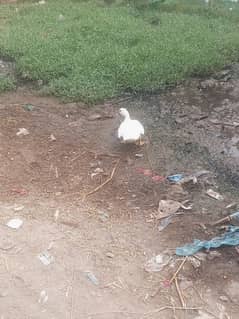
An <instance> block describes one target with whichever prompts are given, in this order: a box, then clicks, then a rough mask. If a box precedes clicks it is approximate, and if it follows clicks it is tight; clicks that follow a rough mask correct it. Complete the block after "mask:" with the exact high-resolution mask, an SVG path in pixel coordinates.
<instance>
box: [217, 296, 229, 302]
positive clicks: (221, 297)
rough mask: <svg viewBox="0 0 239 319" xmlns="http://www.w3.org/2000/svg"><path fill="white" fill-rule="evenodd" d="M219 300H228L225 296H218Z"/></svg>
mask: <svg viewBox="0 0 239 319" xmlns="http://www.w3.org/2000/svg"><path fill="white" fill-rule="evenodd" d="M219 299H220V300H221V301H223V302H228V301H229V298H228V297H227V296H220V297H219Z"/></svg>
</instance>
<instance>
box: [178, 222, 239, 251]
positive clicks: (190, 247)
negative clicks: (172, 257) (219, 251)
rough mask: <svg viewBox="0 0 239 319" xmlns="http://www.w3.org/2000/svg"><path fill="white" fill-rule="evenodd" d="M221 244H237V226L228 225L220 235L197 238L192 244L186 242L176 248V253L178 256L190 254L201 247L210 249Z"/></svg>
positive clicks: (238, 235)
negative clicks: (209, 238) (205, 238)
mask: <svg viewBox="0 0 239 319" xmlns="http://www.w3.org/2000/svg"><path fill="white" fill-rule="evenodd" d="M223 245H228V246H237V245H239V227H237V226H231V225H230V226H229V227H228V230H227V232H225V233H224V234H223V235H222V236H218V237H215V238H213V239H211V240H198V239H195V240H194V242H193V243H192V244H187V245H185V246H183V247H178V248H176V255H178V256H191V255H194V254H195V253H196V252H198V251H199V250H201V249H202V248H205V249H211V248H218V247H221V246H223Z"/></svg>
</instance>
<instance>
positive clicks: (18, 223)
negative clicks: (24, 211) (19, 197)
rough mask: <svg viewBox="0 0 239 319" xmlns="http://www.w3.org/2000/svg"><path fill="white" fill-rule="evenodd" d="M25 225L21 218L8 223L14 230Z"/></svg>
mask: <svg viewBox="0 0 239 319" xmlns="http://www.w3.org/2000/svg"><path fill="white" fill-rule="evenodd" d="M22 224H23V221H22V220H21V219H20V218H13V219H10V220H9V221H8V222H7V224H6V225H7V226H8V227H10V228H12V229H19V228H20V227H21V226H22Z"/></svg>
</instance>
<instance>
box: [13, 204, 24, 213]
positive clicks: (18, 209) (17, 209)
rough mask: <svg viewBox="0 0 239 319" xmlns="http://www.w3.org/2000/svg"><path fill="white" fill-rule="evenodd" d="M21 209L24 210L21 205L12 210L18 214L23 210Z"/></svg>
mask: <svg viewBox="0 0 239 319" xmlns="http://www.w3.org/2000/svg"><path fill="white" fill-rule="evenodd" d="M23 209H24V206H23V205H21V206H17V207H14V208H13V210H14V211H15V212H20V211H21V210H23Z"/></svg>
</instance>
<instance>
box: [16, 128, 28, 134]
mask: <svg viewBox="0 0 239 319" xmlns="http://www.w3.org/2000/svg"><path fill="white" fill-rule="evenodd" d="M29 134H30V133H29V131H28V130H27V129H26V128H24V127H21V128H19V129H18V132H17V133H16V135H17V136H21V135H23V136H26V135H29Z"/></svg>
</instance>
